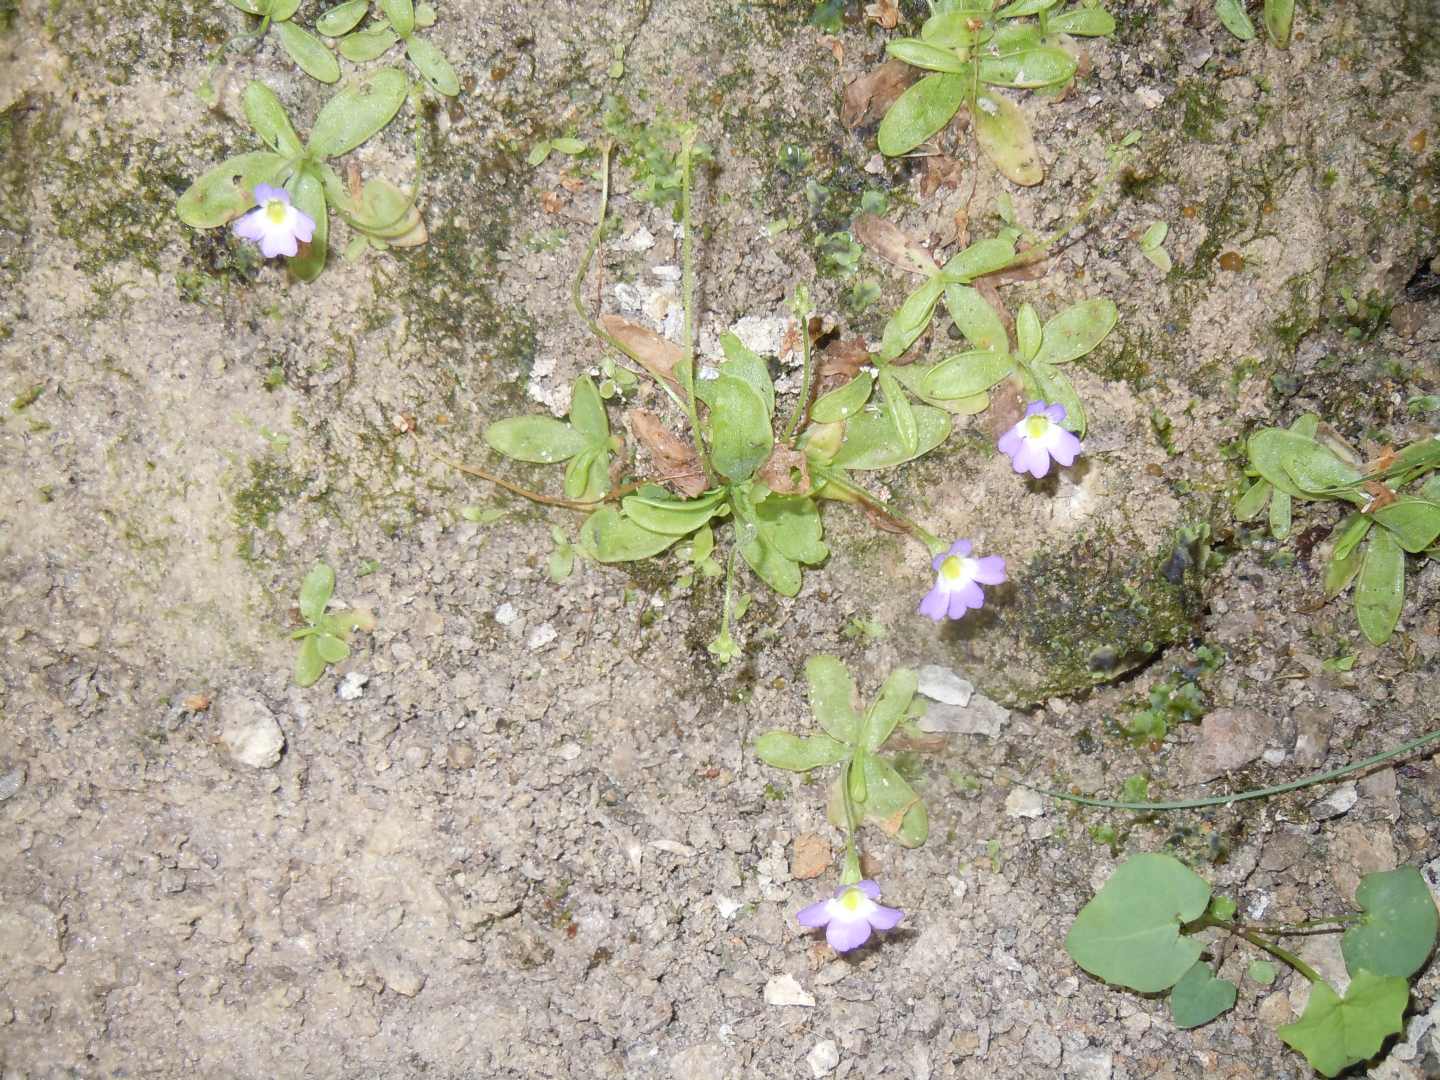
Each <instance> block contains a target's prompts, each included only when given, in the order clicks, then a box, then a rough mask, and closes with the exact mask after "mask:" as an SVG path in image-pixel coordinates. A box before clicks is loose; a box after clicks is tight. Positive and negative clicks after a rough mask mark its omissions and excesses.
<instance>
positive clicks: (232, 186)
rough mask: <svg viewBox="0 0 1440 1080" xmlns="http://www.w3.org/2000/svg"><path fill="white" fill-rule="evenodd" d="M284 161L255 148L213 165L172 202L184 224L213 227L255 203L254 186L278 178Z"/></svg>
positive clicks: (278, 179)
mask: <svg viewBox="0 0 1440 1080" xmlns="http://www.w3.org/2000/svg"><path fill="white" fill-rule="evenodd" d="M285 164H286V160H285V157H284V156H283V155H281V154H272V153H270V152H269V151H268V150H256V151H253V152H252V153H249V154H239V155H237V156H236V157H232V158H229V159H227V160H225V161H222V162H221V163H220V164H219V165H216V166H215V167H214V168H213V169H211V170H210V171H209V172H207V173H205V174H204V175H202V176H201V177H200V178H199V179H198V180H196V181H195V183H193V184H191V185H190V186H189V187H188V188H187V189H186V190H185V194H183V195H181V196H180V200H179V201H178V202H177V203H176V204H175V213H176V214H177V215H178V216H179V218H180V220H181V221H183V222H184V223H185V224H186V225H189V226H191V227H192V228H196V229H213V228H215V227H216V226H218V225H224V224H225V223H226V222H228V221H230V220H232V219H233V218H236V217H239V216H240V215H241V214H243V213H244V212H245V211H246V210H250V209H252V208H253V207H254V206H255V185H256V184H274V183H277V182H279V181H280V180H281V178H282V177H281V172H282V170H283V169H284V168H285Z"/></svg>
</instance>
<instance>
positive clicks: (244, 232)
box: [230, 210, 265, 243]
mask: <svg viewBox="0 0 1440 1080" xmlns="http://www.w3.org/2000/svg"><path fill="white" fill-rule="evenodd" d="M262 213H263V211H261V210H251V211H250V213H248V214H246V215H245V216H244V217H242V218H241V219H240V220H239V221H237V222H235V224H234V225H232V226H230V228H231V229H232V230H233V231H234V233H235V235H236V236H238V237H240V239H242V240H253V241H255V242H256V243H258V242H259V241H260V237H261V236H262V235H263V234H264V228H265V227H264V226H263V225H262V224H261V223H260V215H261V214H262Z"/></svg>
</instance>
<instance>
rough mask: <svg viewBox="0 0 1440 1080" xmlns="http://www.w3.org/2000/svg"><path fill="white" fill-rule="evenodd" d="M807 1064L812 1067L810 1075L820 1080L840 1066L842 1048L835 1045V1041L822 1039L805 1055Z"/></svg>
mask: <svg viewBox="0 0 1440 1080" xmlns="http://www.w3.org/2000/svg"><path fill="white" fill-rule="evenodd" d="M805 1063H806V1064H807V1065H809V1066H810V1075H811V1076H813V1077H815V1078H816V1080H819V1078H820V1077H822V1076H825V1075H827V1074H828V1073H830V1072H832V1071H834V1069H835V1066H836V1065H839V1064H840V1048H839V1047H838V1046H836V1045H835V1040H834V1039H821V1040H820V1041H819V1042H818V1043H816V1044H815V1046H814V1048H813V1049H812V1050H811V1051H810V1053H808V1054H806V1055H805Z"/></svg>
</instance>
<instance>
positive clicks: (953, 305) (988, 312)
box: [945, 285, 1010, 352]
mask: <svg viewBox="0 0 1440 1080" xmlns="http://www.w3.org/2000/svg"><path fill="white" fill-rule="evenodd" d="M945 307H946V308H947V309H948V310H949V312H950V317H951V318H952V319H954V320H955V325H956V326H958V327H959V328H960V332H961V333H962V334H964V335H965V340H966V341H968V342H970V344H971V345H973V346H974V347H975V348H977V349H982V350H985V351H988V352H1005V351H1006V350H1007V349H1009V347H1010V339H1009V337H1008V336H1007V335H1006V333H1005V324H1004V323H1003V322H1001V321H1000V316H999V314H998V313H997V312H996V311H995V308H994V307H993V306H992V305H991V303H990V301H988V300H986V299H985V297H983V296H981V295H980V293H979V291H978V290H976V289H973V288H971V287H970V286H969V285H947V286H946V287H945Z"/></svg>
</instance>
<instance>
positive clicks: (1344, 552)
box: [1335, 514, 1374, 559]
mask: <svg viewBox="0 0 1440 1080" xmlns="http://www.w3.org/2000/svg"><path fill="white" fill-rule="evenodd" d="M1373 523H1374V522H1373V521H1372V520H1371V519H1370V518H1368V517H1366V516H1365V515H1363V514H1351V515H1349V516H1348V517H1346V518H1345V520H1344V521H1342V522H1340V524H1339V525H1337V526H1336V527H1335V555H1336V557H1337V558H1341V559H1343V558H1347V557H1348V556H1349V555H1350V553H1351V552H1353V551H1354V550H1355V549H1356V548H1358V547H1359V546H1360V541H1361V540H1364V539H1365V534H1366V533H1368V532H1369V531H1370V526H1371V525H1372V524H1373Z"/></svg>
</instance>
